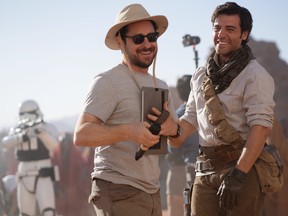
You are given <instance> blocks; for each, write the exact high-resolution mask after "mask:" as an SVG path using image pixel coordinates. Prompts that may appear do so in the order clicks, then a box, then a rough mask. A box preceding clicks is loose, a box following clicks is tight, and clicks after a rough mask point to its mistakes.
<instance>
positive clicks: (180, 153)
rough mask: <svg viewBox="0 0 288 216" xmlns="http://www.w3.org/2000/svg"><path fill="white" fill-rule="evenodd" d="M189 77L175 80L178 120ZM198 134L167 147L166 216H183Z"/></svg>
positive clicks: (192, 177) (193, 173)
mask: <svg viewBox="0 0 288 216" xmlns="http://www.w3.org/2000/svg"><path fill="white" fill-rule="evenodd" d="M191 77H192V76H191V75H184V76H182V77H180V78H179V79H178V80H177V84H176V90H177V93H178V95H179V97H180V99H181V100H182V101H183V103H182V104H181V105H180V107H179V108H178V109H177V111H176V112H177V115H178V117H179V118H180V117H181V116H182V115H183V114H184V112H185V108H186V102H187V100H188V97H189V93H190V79H191ZM198 140H199V138H198V133H194V134H193V135H192V136H190V137H188V138H187V139H186V140H185V142H184V143H183V145H182V146H181V147H179V148H173V147H172V146H169V145H168V154H167V155H166V157H167V161H168V167H169V169H168V174H167V181H166V194H167V210H168V216H175V215H179V216H180V215H184V209H183V205H184V201H183V190H184V188H187V187H188V188H191V186H192V184H193V181H194V177H195V163H196V157H197V156H198V154H199V153H198V145H199V144H198V143H199V141H198Z"/></svg>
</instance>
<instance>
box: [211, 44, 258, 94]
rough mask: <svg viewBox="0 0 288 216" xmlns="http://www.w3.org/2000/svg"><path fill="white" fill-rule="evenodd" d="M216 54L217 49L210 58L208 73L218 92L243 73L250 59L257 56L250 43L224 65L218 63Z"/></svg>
mask: <svg viewBox="0 0 288 216" xmlns="http://www.w3.org/2000/svg"><path fill="white" fill-rule="evenodd" d="M214 56H215V51H214V52H213V53H212V54H211V55H210V57H209V58H208V62H207V70H206V75H207V76H208V77H209V78H210V80H211V82H212V84H213V85H214V88H215V91H216V93H217V94H219V93H221V92H223V91H224V90H225V89H226V88H228V87H229V85H230V83H231V82H232V80H233V79H234V78H235V77H237V76H238V75H239V74H240V73H241V71H242V70H243V69H244V68H245V67H246V65H247V64H248V63H249V62H250V60H252V59H254V58H255V57H254V55H253V53H252V51H251V49H250V47H249V46H248V45H243V46H241V48H240V49H238V50H237V51H236V52H235V53H233V54H232V55H231V56H230V57H229V58H228V59H227V60H226V61H225V63H224V65H223V66H218V65H217V64H216V62H215V60H214Z"/></svg>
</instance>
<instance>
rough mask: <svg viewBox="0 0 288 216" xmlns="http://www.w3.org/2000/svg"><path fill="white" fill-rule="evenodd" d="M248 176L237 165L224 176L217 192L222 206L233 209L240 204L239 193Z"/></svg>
mask: <svg viewBox="0 0 288 216" xmlns="http://www.w3.org/2000/svg"><path fill="white" fill-rule="evenodd" d="M246 178H247V174H246V173H244V172H242V171H241V170H239V169H237V168H235V167H234V168H233V169H232V170H231V172H230V173H229V174H228V175H227V176H226V177H225V178H224V180H223V182H222V183H221V185H220V187H219V189H218V192H217V195H219V206H220V208H223V209H225V210H233V209H234V208H235V207H236V206H237V205H238V194H239V192H240V190H241V188H242V187H243V185H244V183H245V181H246Z"/></svg>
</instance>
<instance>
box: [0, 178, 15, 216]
mask: <svg viewBox="0 0 288 216" xmlns="http://www.w3.org/2000/svg"><path fill="white" fill-rule="evenodd" d="M16 187H17V180H16V176H15V175H6V176H4V177H3V178H1V179H0V216H18V215H19V212H18V207H17V201H16V199H15V198H16V196H15V194H16Z"/></svg>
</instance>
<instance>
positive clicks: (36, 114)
mask: <svg viewBox="0 0 288 216" xmlns="http://www.w3.org/2000/svg"><path fill="white" fill-rule="evenodd" d="M2 142H3V146H4V147H5V148H15V150H16V157H17V160H18V161H19V163H18V169H17V178H18V184H17V201H18V207H19V212H20V215H22V216H33V215H36V212H37V208H36V207H37V206H38V207H39V211H40V215H41V216H55V215H56V211H55V194H54V187H53V181H55V180H58V179H59V173H58V172H57V169H55V167H53V166H52V164H51V160H50V156H49V155H50V154H49V151H51V150H52V149H53V148H55V147H56V146H57V145H58V141H57V131H56V129H55V127H54V126H52V125H49V124H47V123H45V122H44V121H43V114H42V112H41V111H40V109H39V106H38V104H37V103H36V102H35V101H33V100H27V101H24V102H23V103H22V104H20V106H19V123H18V125H17V126H16V127H14V128H11V129H10V132H9V134H8V136H6V137H4V138H3V139H2Z"/></svg>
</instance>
